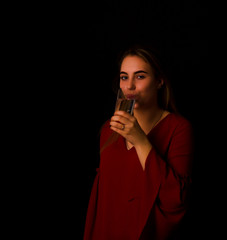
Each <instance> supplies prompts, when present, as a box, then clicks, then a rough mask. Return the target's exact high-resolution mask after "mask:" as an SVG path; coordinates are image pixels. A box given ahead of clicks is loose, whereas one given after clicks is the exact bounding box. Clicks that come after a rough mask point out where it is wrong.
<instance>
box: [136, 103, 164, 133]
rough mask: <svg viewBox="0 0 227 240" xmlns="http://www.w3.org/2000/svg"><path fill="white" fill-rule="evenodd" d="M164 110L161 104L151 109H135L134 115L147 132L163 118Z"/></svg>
mask: <svg viewBox="0 0 227 240" xmlns="http://www.w3.org/2000/svg"><path fill="white" fill-rule="evenodd" d="M163 112H164V110H163V109H161V108H160V107H159V106H154V107H152V108H149V109H134V116H135V118H136V119H137V121H138V123H139V124H140V126H141V128H142V129H143V131H144V132H145V133H146V134H147V133H149V131H150V130H151V129H152V128H153V127H154V126H155V125H156V124H157V123H158V122H159V121H160V120H161V118H162V115H163Z"/></svg>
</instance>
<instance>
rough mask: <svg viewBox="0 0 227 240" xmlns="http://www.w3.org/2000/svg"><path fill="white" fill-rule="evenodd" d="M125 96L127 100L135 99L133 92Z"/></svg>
mask: <svg viewBox="0 0 227 240" xmlns="http://www.w3.org/2000/svg"><path fill="white" fill-rule="evenodd" d="M126 98H127V99H129V100H132V99H136V95H135V94H127V95H126Z"/></svg>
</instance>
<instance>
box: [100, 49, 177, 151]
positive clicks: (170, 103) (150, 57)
mask: <svg viewBox="0 0 227 240" xmlns="http://www.w3.org/2000/svg"><path fill="white" fill-rule="evenodd" d="M127 56H138V57H141V58H142V59H143V60H144V61H145V62H147V63H148V64H150V66H151V68H152V70H153V72H154V76H155V78H156V80H161V79H162V80H163V85H162V87H161V88H160V89H159V92H158V104H159V107H160V108H162V109H164V110H167V111H169V112H174V113H176V112H177V109H176V106H175V101H174V98H173V94H172V89H171V86H170V82H169V79H168V78H167V76H166V74H165V71H164V70H163V67H162V64H161V61H160V59H159V57H158V53H157V51H156V50H154V49H153V48H150V47H149V46H142V45H134V46H132V47H130V48H128V49H126V50H125V51H123V52H122V53H121V54H120V56H119V58H118V59H119V60H118V72H117V77H116V78H114V81H113V90H114V92H117V90H118V89H119V85H120V77H119V75H120V74H119V73H120V69H121V64H122V62H123V60H124V58H125V57H127ZM118 136H119V135H118V134H117V133H116V132H113V133H112V134H111V135H110V137H109V138H108V139H107V141H106V142H105V144H104V145H103V146H102V148H101V150H100V153H101V152H102V151H103V150H104V149H105V148H106V147H107V146H109V145H111V144H112V143H113V142H115V141H116V140H117V139H118Z"/></svg>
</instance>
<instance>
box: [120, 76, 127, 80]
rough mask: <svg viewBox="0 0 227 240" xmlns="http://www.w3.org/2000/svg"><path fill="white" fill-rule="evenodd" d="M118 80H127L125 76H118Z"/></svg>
mask: <svg viewBox="0 0 227 240" xmlns="http://www.w3.org/2000/svg"><path fill="white" fill-rule="evenodd" d="M120 79H121V80H126V79H128V77H127V76H120Z"/></svg>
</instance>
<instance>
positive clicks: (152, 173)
mask: <svg viewBox="0 0 227 240" xmlns="http://www.w3.org/2000/svg"><path fill="white" fill-rule="evenodd" d="M111 133H112V130H111V129H110V128H109V122H107V123H106V124H105V125H104V128H103V130H102V133H101V138H100V147H102V146H103V144H104V143H105V142H106V140H107V139H108V138H109V136H110V135H111ZM147 136H148V138H149V140H150V142H151V144H152V146H153V148H152V149H151V151H150V153H149V155H148V157H147V159H146V166H145V171H143V169H142V166H141V164H140V161H139V159H138V156H137V153H136V150H135V148H134V147H133V148H131V149H130V150H127V147H126V144H125V139H124V138H123V137H121V136H119V137H118V139H117V140H116V141H115V142H113V143H112V144H111V145H109V146H107V147H106V148H105V149H104V150H103V152H102V153H101V157H100V166H99V169H98V171H97V175H96V178H95V181H94V184H93V188H92V192H91V196H90V201H89V206H88V210H87V218H86V224H85V232H84V240H138V239H156V240H164V239H168V237H169V236H170V234H171V233H172V232H173V231H174V230H175V228H176V227H177V225H178V224H179V223H180V221H181V220H182V218H183V216H184V215H185V213H186V210H187V199H188V195H189V194H188V193H189V187H190V183H191V165H192V158H193V144H192V142H193V138H192V128H191V125H190V123H189V122H188V121H187V120H186V119H185V118H183V117H182V116H179V115H176V114H173V113H171V114H169V115H167V116H166V117H165V118H164V119H163V120H161V121H160V122H159V123H158V124H157V125H156V126H155V127H154V128H153V129H152V130H151V131H150V132H149V134H148V135H147Z"/></svg>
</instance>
